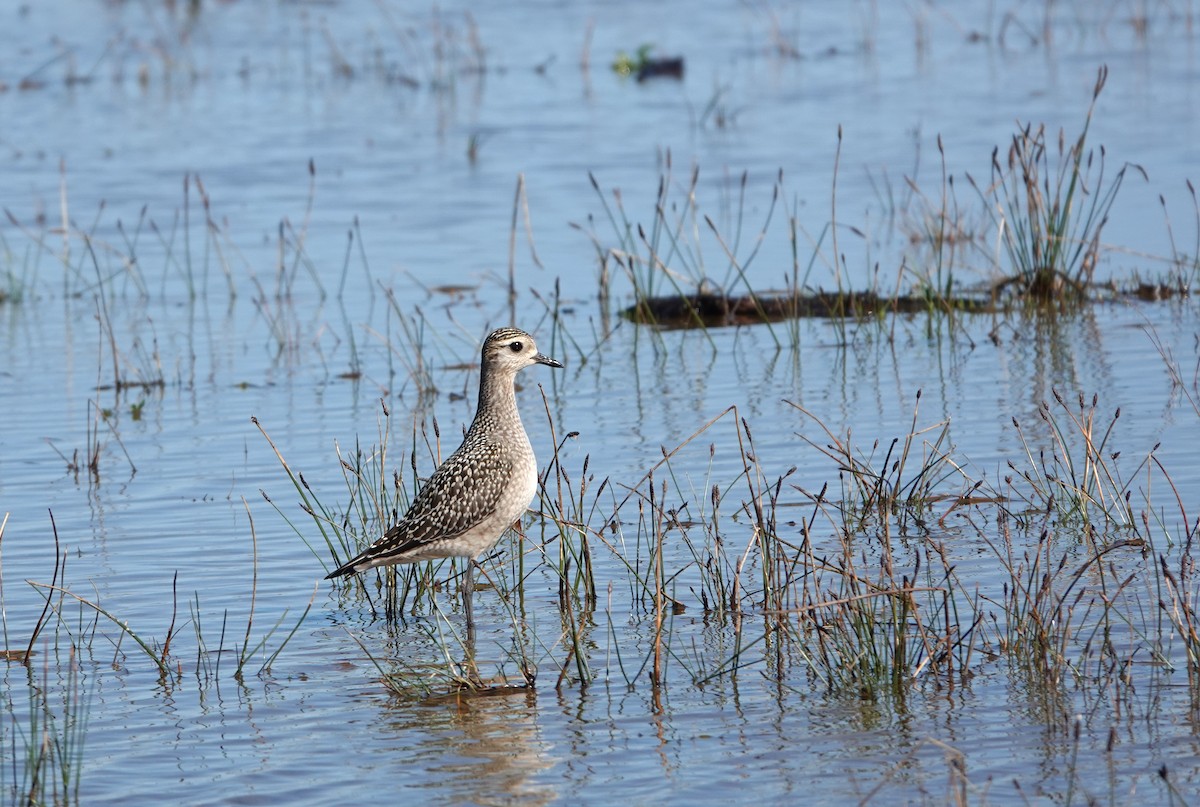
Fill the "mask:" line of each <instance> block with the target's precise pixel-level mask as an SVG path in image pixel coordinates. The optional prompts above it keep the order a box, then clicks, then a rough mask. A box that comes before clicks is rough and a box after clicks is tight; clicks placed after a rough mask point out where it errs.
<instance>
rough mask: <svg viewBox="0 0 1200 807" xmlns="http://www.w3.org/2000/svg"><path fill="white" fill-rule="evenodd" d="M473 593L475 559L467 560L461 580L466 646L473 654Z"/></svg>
mask: <svg viewBox="0 0 1200 807" xmlns="http://www.w3.org/2000/svg"><path fill="white" fill-rule="evenodd" d="M474 593H475V559H474V558H467V569H466V572H465V574H464V579H463V611H465V612H466V615H467V646H468V647H469V648H471V651H472V652H474V648H475V609H474V608H473V607H472V605H471V597H472V595H473V594H474Z"/></svg>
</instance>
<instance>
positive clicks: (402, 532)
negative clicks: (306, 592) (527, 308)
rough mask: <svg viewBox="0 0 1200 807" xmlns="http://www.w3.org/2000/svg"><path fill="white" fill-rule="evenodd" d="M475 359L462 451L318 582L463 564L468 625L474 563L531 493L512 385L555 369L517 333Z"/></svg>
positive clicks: (496, 337)
mask: <svg viewBox="0 0 1200 807" xmlns="http://www.w3.org/2000/svg"><path fill="white" fill-rule="evenodd" d="M481 353H482V359H481V362H480V374H479V405H478V407H477V408H476V410H475V419H474V420H473V421H471V426H470V428H469V429H467V434H466V437H464V438H463V442H462V445H460V446H459V447H458V448H457V449H456V450H455V451H454V453H453V454H451V455H450V456H449V457H447V458H446V461H445V462H443V463H442V464H441V465H440V466H438V468H437V470H435V471H434V472H433V476H431V477H429V481H428V482H426V483H425V485H424V486H423V487H422V488H421V490H420V492H419V493H418V494H417V497H416V498H415V499H414V500H413V502H412V505H411V506H410V507H409V508H408V512H406V513H405V514H404V517H403V518H401V519H400V521H399V522H398V523H397V524H396V525H395V526H393V527H392V528H391V529H389V530H388V531H387V532H385V533H384V534H383V537H382V538H380V539H379V540H378V541H376V542H375V543H373V544H371V545H370V546H368V547H367V548H366V549H364V550H363V551H362V552H360V553H359V554H358V555H357V556H355V557H354V558H352V559H351V560H350V561H348V562H347V563H345V564H343V565H342V566H339V567H338V568H337V569H335V570H334V571H332V572H330V573H329V574H328V575H327V576H326V578H325V579H327V580H328V579H330V578H334V577H344V576H347V575H351V574H354V573H356V572H363V571H366V570H367V569H371V568H374V567H376V566H392V565H395V564H400V563H416V562H419V561H424V560H433V559H436V558H448V557H464V558H470V559H471V563H470V564H468V566H467V581H466V596H465V597H464V604H465V607H466V612H467V624H468V626H470V625H472V624H473V621H474V620H473V619H472V613H471V605H470V602H471V600H470V594H471V588H472V587H473V585H472V579H471V578H472V575H471V571H472V569H473V567H474V560H475V558H477V557H478V556H479V555H480V554H481V553H482V552H484V551H485V550H487V549H489V548H491V547H492V546H493V545H494V544H495V543H496V541H497V540H498V539H499V538H500V536H501V535H503V534H504V531H505V530H506V529H508V528H509V527H510V526H512V524H513V522H514V521H516V520H517V519H518V518H520V516H521V514H522V513H524V512H525V510H526V509H527V508H528V507H529V505H530V503H531V502H532V501H533V497H534V495H535V494H536V493H537V477H538V475H537V460H536V459H535V458H534V455H533V446H531V445H530V443H529V435H527V434H526V433H525V426H524V425H523V424H522V423H521V414H520V412H518V411H517V396H516V390H515V389H514V387H513V382H514V379H515V378H516V376H517V373H518V372H520V371H521V370H522V369H524V368H525V367H529V366H530V365H532V364H545V365H547V366H549V367H562V364H561V363H560V362H558V361H556V360H554V359H552V358H550V357H549V356H545V355H543V354H542V353H539V352H538V349H537V345H536V344H535V343H534V341H533V337H532V336H530V335H529V334H527V333H525V332H524V331H522V330H519V329H517V328H500V329H499V330H496V331H493V332H492V333H490V334H489V335H488V337H487V338H486V339H485V340H484V341H483V349H482V351H481Z"/></svg>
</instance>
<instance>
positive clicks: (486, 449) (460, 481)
mask: <svg viewBox="0 0 1200 807" xmlns="http://www.w3.org/2000/svg"><path fill="white" fill-rule="evenodd" d="M471 448H472V450H471V451H470V452H467V451H458V452H455V453H454V454H452V455H451V456H450V457H449V458H448V459H447V460H446V461H445V462H444V463H442V465H441V466H439V467H438V469H437V470H436V471H434V474H433V476H431V477H430V478H429V481H428V482H426V483H425V486H424V487H422V488H421V491H420V492H419V493H418V494H417V498H416V499H414V500H413V503H412V505H411V506H410V507H409V509H408V512H407V513H405V514H404V518H403V519H401V520H400V522H399V523H398V524H396V525H395V526H394V527H392V528H391V529H389V530H388V531H387V532H386V533H384V535H383V537H382V538H381V539H379V540H378V541H376V542H375V544H374V545H372V546H371V548H370V549H369V550H368V553H370V554H371V555H378V554H383V553H386V554H389V555H391V554H403V553H405V552H407V551H409V550H412V549H416V548H417V547H419V546H421V545H422V544H429V543H433V542H436V541H440V540H445V539H450V538H455V537H457V536H459V535H462V534H463V533H465V532H467V531H468V530H470V529H471V528H472V527H474V526H476V525H477V524H479V523H480V522H482V521H483V520H484V519H485V518H487V517H488V516H489V515H491V514H492V512H493V511H494V510H495V509H496V506H497V504H498V503H499V502H500V497H501V494H502V493H503V492H504V488H505V487H506V486H507V485H508V484H509V479H510V477H511V475H512V462H511V461H510V460H509V459H507V458H506V457H505V455H504V452H502V451H500V450H499V449H498V448H497V447H496V446H493V445H489V444H476V445H474V446H472V447H471ZM376 549H378V550H380V551H372V550H376Z"/></svg>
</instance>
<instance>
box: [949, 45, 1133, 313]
mask: <svg viewBox="0 0 1200 807" xmlns="http://www.w3.org/2000/svg"><path fill="white" fill-rule="evenodd" d="M1107 78H1108V69H1107V68H1106V67H1101V68H1100V71H1099V73H1098V75H1097V78H1096V84H1095V87H1094V88H1093V90H1092V102H1091V104H1090V105H1089V106H1088V111H1087V115H1086V116H1085V118H1084V123H1083V129H1082V131H1080V133H1079V136H1078V137H1076V138H1075V139H1074V140H1073V141H1071V142H1069V143H1068V141H1067V139H1066V134H1065V132H1064V131H1063V130H1061V129H1060V130H1059V133H1058V139H1057V149H1054V148H1053V146H1052V145H1051V143H1050V141H1049V138H1048V135H1047V133H1046V127H1045V125H1038V126H1037V127H1034V126H1033V124H1026V125H1025V126H1023V127H1021V128H1020V129H1019V130H1018V132H1017V133H1016V134H1015V135H1013V138H1012V142H1011V144H1010V145H1009V148H1008V152H1007V156H1006V157H1004V158H1001V156H1000V150H999V148H997V149H995V150H994V151H993V152H992V169H991V182H990V185H989V187H988V189H987V191H983V190H980V189H979V188H978V186H977V185H976V189H977V190H979V192H980V195H981V197H982V198H983V199H984V201H985V203H987V202H988V200H989V199H994V201H995V204H994V205H992V204H990V203H988V204H987V209H988V210H989V212H990V213H991V214H992V218H993V221H994V223H995V224H996V227H997V228H998V230H999V233H1000V239H1001V242H1002V243H1003V245H1004V252H1005V254H1006V255H1007V257H1008V262H1009V265H1010V267H1011V270H1012V272H1013V274H1012V275H1010V276H1008V277H1006V278H1005V279H1004V280H1002V281H1001V282H1000V283H999V284H997V286H996V289H995V290H996V291H997V292H1005V291H1010V290H1011V291H1015V293H1016V294H1017V295H1018V297H1020V298H1021V299H1025V300H1029V301H1032V302H1035V303H1051V302H1057V303H1058V304H1072V303H1078V302H1081V301H1083V300H1085V299H1086V298H1087V296H1088V293H1089V287H1090V286H1091V285H1092V280H1093V277H1094V274H1095V270H1096V266H1097V263H1098V262H1099V260H1100V254H1101V247H1102V245H1101V243H1100V235H1101V233H1102V232H1103V230H1104V225H1105V224H1106V223H1107V222H1108V215H1109V211H1110V210H1111V209H1112V206H1113V202H1114V201H1115V200H1116V196H1117V192H1118V191H1119V190H1120V188H1121V183H1122V182H1123V181H1124V179H1125V172H1126V171H1127V170H1128V169H1129V168H1131V167H1132V168H1134V169H1135V170H1137V171H1139V172H1140V173H1141V174H1142V176H1143V177H1145V171H1143V170H1142V169H1141V168H1140V167H1139V166H1136V165H1133V164H1131V163H1126V164H1125V165H1123V166H1122V167H1121V168H1120V170H1118V171H1117V173H1116V174H1115V175H1113V176H1112V177H1111V179H1108V180H1107V182H1106V177H1105V159H1106V154H1105V150H1104V147H1103V146H1101V147H1100V148H1099V150H1098V151H1097V150H1095V149H1093V148H1091V147H1089V145H1088V139H1087V138H1088V131H1089V129H1090V127H1091V122H1092V115H1093V114H1094V113H1095V110H1096V101H1097V100H1098V99H1099V97H1100V93H1101V91H1102V90H1103V89H1104V84H1105V81H1106V80H1107ZM968 180H969V181H971V183H972V184H974V180H972V179H971V178H970V177H969V176H968Z"/></svg>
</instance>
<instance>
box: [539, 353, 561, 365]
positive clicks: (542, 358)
mask: <svg viewBox="0 0 1200 807" xmlns="http://www.w3.org/2000/svg"><path fill="white" fill-rule="evenodd" d="M533 360H534V361H536V362H537V363H538V364H544V365H546V366H547V367H562V366H563V364H562V362H561V361H559V360H558V359H552V358H550V357H549V356H547V355H546V354H544V353H539V354H537V355H536V356H534V357H533Z"/></svg>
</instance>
